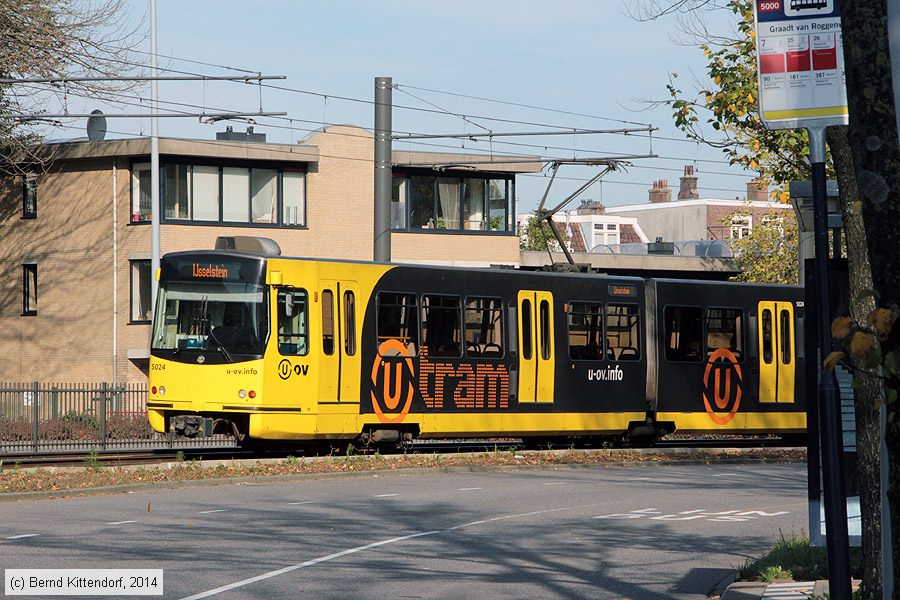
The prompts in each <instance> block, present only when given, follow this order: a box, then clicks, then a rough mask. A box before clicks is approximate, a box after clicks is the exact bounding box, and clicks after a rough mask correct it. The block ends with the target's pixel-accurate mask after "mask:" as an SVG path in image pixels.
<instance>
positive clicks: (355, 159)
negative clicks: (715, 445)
mask: <svg viewBox="0 0 900 600" xmlns="http://www.w3.org/2000/svg"><path fill="white" fill-rule="evenodd" d="M60 127H61V128H63V129H81V128H80V127H77V126H75V125H66V124H63V125H61V126H60ZM109 133H114V134H116V135H122V136H126V137H129V138H143V137H145V136H142V135H140V134H137V133H134V132H128V131H116V130H110V131H109ZM191 142H192V143H197V144H209V145H216V146H218V147H223V146H224V147H231V148H241V149H245V148H246V144H243V143H240V142H228V141H223V140H191ZM267 151H268V152H272V153H276V154H285V155H286V156H293V157H296V153H294V152H291V151H288V150H279V149H277V148H267ZM319 156H320V157H322V158H329V159H333V160H346V161H352V162H363V163H369V164H371V163H372V162H373V161H372V159H370V158H359V157H352V156H339V155H331V154H320V155H319ZM542 160H544V161H552V160H561V161H566V160H568V159H567V158H558V159H553V158H551V157H545V158H543V159H542ZM630 168H631V167H630ZM517 176H519V177H529V178H541V179H544V178H545V176H544V175H541V174H538V173H517ZM557 179H560V180H565V181H573V182H586V181H589V179H590V178H586V177H566V176H557ZM603 181H604V182H605V183H609V184H617V185H629V186H642V187H645V188H649V187H652V182H635V181H620V180H614V179H604V180H603ZM702 189H704V190H708V191H719V192H730V193H744V192H746V190H742V189H731V188H713V187H704V188H702Z"/></svg>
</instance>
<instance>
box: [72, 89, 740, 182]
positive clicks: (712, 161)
mask: <svg viewBox="0 0 900 600" xmlns="http://www.w3.org/2000/svg"><path fill="white" fill-rule="evenodd" d="M73 95H78V94H77V92H76V93H74V94H73ZM116 95H117V96H119V97H123V98H133V99H135V100H139V101H140V102H141V103H143V102H144V101H146V100H147V99H146V98H143V97H141V96H136V95H129V94H125V93H122V92H119V93H117V94H116ZM159 102H161V103H164V104H169V105H175V106H183V107H190V108H197V109H199V108H207V107H205V106H202V105H198V104H190V103H184V102H174V101H166V100H160V101H159ZM122 103H123V104H129V103H127V102H122ZM131 105H133V106H138V105H137V104H133V103H132V104H131ZM140 106H143V104H140ZM208 108H213V107H208ZM216 110H222V111H226V110H228V109H216ZM144 116H145V115H140V118H143V117H144ZM269 116H272V115H269ZM282 120H286V121H288V122H290V123H291V124H293V122H300V123H303V122H306V123H315V124H317V125H322V126H328V125H331V126H334V125H340V124H339V123H329V122H327V121H324V120H323V121H318V120H316V121H314V120H311V119H299V118H296V117H290V118H286V119H282ZM265 126H267V127H272V128H276V129H289V130H292V131H306V132H314V131H318V129H314V128H303V127H295V126H293V125H291V126H289V127H284V126H279V125H275V124H271V123H266V124H265ZM327 133H330V134H333V135H344V136H350V137H365V136H357V135H355V134H349V133H334V132H327ZM403 133H410V134H411V135H416V134H415V133H413V132H403ZM635 137H638V136H635ZM657 139H666V138H659V137H657ZM474 141H475V142H478V141H479V140H474ZM410 143H415V145H420V146H427V147H439V148H450V149H455V148H457V147H456V146H451V145H444V144H424V143H417V142H410ZM495 143H496V144H501V145H505V146H517V147H523V148H536V149H544V150H574V151H576V152H579V153H588V154H598V153H599V154H604V153H607V151H598V150H596V149H590V148H571V147H562V146H553V145H548V144H534V143H525V142H513V141H507V140H496V142H495ZM505 153H506V154H516V153H513V152H510V151H506V152H505ZM609 153H610V154H621V152H615V151H610V152H609ZM658 158H660V159H661V160H677V161H686V162H694V163H697V162H700V163H708V164H731V163H730V162H729V161H726V160H715V159H698V158H696V157H693V158H688V157H677V156H674V157H673V156H659V157H658ZM637 168H642V169H652V168H654V167H646V166H638V167H637ZM660 169H661V170H672V169H666V168H664V167H663V168H660ZM705 173H708V174H715V175H724V176H739V177H754V175H750V174H744V173H722V172H715V171H705Z"/></svg>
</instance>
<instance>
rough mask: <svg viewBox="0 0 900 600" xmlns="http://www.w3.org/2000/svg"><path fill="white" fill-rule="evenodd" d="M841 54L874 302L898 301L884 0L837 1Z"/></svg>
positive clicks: (898, 174)
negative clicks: (843, 61)
mask: <svg viewBox="0 0 900 600" xmlns="http://www.w3.org/2000/svg"><path fill="white" fill-rule="evenodd" d="M841 10H842V13H843V17H842V22H843V27H842V29H843V40H844V57H845V64H846V75H847V98H848V103H849V106H850V131H849V133H850V144H851V146H852V148H853V161H854V170H855V171H856V181H857V183H858V184H859V193H860V200H861V202H862V214H863V222H864V224H865V230H866V239H867V242H868V244H867V245H868V248H869V262H870V265H871V270H872V284H873V286H872V287H873V289H874V290H875V291H876V293H877V294H878V296H877V298H876V302H877V303H878V305H879V306H882V307H891V306H892V305H896V304H897V303H898V302H900V268H898V262H900V256H898V243H897V242H898V240H900V138H898V132H897V121H896V115H895V109H894V93H893V89H892V77H891V55H890V47H889V40H888V31H887V1H886V0H844V1H843V2H842V6H841ZM881 351H882V356H887V355H888V354H889V353H891V352H895V351H900V332H898V327H894V329H893V330H892V332H891V335H890V336H889V337H888V338H887V339H886V340H883V341H882V344H881ZM898 387H900V379H898V377H897V376H896V375H892V374H891V373H887V379H886V380H885V391H886V393H887V397H888V399H889V400H894V401H892V402H889V403H888V405H887V417H888V426H887V433H886V439H885V441H886V444H887V460H888V478H889V483H888V490H887V495H888V503H889V505H890V510H891V512H890V515H891V516H890V522H891V529H892V531H893V532H894V535H893V536H892V540H891V546H892V548H893V574H894V582H895V585H896V584H897V583H898V582H900V415H898V414H897V412H898V410H897V409H898V402H896V392H897V389H898Z"/></svg>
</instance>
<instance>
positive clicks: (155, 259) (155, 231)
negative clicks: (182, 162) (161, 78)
mask: <svg viewBox="0 0 900 600" xmlns="http://www.w3.org/2000/svg"><path fill="white" fill-rule="evenodd" d="M156 64H157V61H156V0H150V75H151V77H156V76H157V75H158V73H157V68H156ZM150 112H152V113H153V115H154V116H152V117H150V307H151V308H150V310H151V311H155V310H156V293H157V291H158V290H159V282H158V281H157V280H156V273H157V272H158V271H159V218H160V214H159V213H160V212H161V211H160V202H159V117H157V116H155V115H157V114H158V113H159V90H158V89H157V82H156V79H152V80H151V81H150Z"/></svg>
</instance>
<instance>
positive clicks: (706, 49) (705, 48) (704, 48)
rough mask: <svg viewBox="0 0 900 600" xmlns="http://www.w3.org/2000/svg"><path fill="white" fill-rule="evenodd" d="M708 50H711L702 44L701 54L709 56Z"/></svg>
mask: <svg viewBox="0 0 900 600" xmlns="http://www.w3.org/2000/svg"><path fill="white" fill-rule="evenodd" d="M710 52H711V50H710V49H709V47H708V46H704V47H703V54H705V55H707V56H709V53H710Z"/></svg>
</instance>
